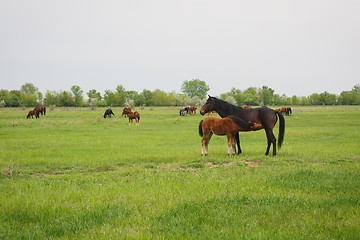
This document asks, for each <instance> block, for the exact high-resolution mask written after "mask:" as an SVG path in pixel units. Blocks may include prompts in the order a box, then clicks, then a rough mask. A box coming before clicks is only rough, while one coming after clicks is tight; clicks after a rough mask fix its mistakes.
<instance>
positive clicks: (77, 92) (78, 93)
mask: <svg viewBox="0 0 360 240" xmlns="http://www.w3.org/2000/svg"><path fill="white" fill-rule="evenodd" d="M71 92H72V93H73V95H74V98H75V99H74V101H75V106H76V107H81V106H82V105H83V102H84V98H83V95H82V94H83V90H81V88H80V87H79V86H77V85H74V86H72V87H71Z"/></svg>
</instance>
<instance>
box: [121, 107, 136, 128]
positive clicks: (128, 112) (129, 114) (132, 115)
mask: <svg viewBox="0 0 360 240" xmlns="http://www.w3.org/2000/svg"><path fill="white" fill-rule="evenodd" d="M121 115H127V117H128V118H129V125H130V120H131V123H133V119H135V122H136V125H138V124H139V122H140V113H138V112H132V111H131V110H130V109H129V108H124V109H123V112H122V114H121Z"/></svg>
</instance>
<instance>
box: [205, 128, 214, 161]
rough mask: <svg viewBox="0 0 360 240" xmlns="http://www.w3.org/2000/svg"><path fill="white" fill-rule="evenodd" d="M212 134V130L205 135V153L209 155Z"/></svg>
mask: <svg viewBox="0 0 360 240" xmlns="http://www.w3.org/2000/svg"><path fill="white" fill-rule="evenodd" d="M212 135H213V132H211V131H210V132H209V133H208V135H207V137H206V140H205V155H206V156H207V155H209V143H210V139H211V136H212Z"/></svg>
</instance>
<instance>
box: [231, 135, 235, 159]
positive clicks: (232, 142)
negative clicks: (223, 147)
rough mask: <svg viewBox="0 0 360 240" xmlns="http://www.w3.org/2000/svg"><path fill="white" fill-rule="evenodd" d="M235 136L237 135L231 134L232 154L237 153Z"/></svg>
mask: <svg viewBox="0 0 360 240" xmlns="http://www.w3.org/2000/svg"><path fill="white" fill-rule="evenodd" d="M235 138H236V135H233V136H231V147H232V154H233V155H235V154H236V145H235Z"/></svg>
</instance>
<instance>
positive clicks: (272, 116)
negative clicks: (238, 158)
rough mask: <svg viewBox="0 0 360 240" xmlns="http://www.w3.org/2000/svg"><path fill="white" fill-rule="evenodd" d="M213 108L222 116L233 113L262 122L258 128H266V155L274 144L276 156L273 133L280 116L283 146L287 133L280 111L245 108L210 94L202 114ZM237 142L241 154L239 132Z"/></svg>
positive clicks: (280, 132)
mask: <svg viewBox="0 0 360 240" xmlns="http://www.w3.org/2000/svg"><path fill="white" fill-rule="evenodd" d="M213 110H215V111H216V112H217V113H218V114H219V115H220V116H221V117H222V118H224V117H227V116H230V115H233V116H235V117H237V118H239V119H241V120H243V121H245V122H251V123H254V124H261V128H258V129H256V130H260V129H262V128H263V129H265V132H266V137H267V143H268V146H267V149H266V153H265V155H269V150H270V146H271V144H273V155H274V156H275V155H276V138H275V136H274V133H273V128H274V126H275V124H276V122H277V116H278V117H279V120H280V124H279V139H278V148H279V149H280V148H281V145H282V143H283V140H284V133H285V119H284V117H283V116H282V114H281V113H280V112H278V111H274V110H272V109H270V108H267V107H261V108H253V109H243V108H242V107H237V106H234V105H232V104H230V103H228V102H225V101H223V100H221V99H218V98H216V97H210V96H209V98H208V99H207V101H206V103H205V104H204V106H202V108H201V109H200V114H201V115H204V114H205V113H207V112H209V111H213ZM236 142H237V145H238V149H239V151H238V154H239V153H241V148H240V140H239V133H237V134H236Z"/></svg>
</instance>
